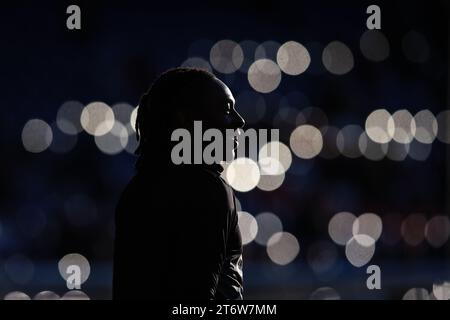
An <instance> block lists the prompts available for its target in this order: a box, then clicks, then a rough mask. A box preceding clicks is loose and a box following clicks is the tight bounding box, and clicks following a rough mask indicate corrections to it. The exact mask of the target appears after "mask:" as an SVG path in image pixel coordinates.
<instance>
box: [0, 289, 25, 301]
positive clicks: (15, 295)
mask: <svg viewBox="0 0 450 320" xmlns="http://www.w3.org/2000/svg"><path fill="white" fill-rule="evenodd" d="M3 299H4V300H31V298H30V296H29V295H27V294H26V293H24V292H20V291H13V292H10V293H8V294H6V295H5V297H4V298H3Z"/></svg>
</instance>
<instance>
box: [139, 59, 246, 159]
mask: <svg viewBox="0 0 450 320" xmlns="http://www.w3.org/2000/svg"><path fill="white" fill-rule="evenodd" d="M194 121H202V127H203V130H206V129H209V128H216V129H219V130H221V131H222V132H224V131H225V130H226V129H234V130H236V129H239V128H242V127H243V126H244V123H245V122H244V120H243V119H242V117H241V116H240V115H239V114H238V113H237V111H236V109H235V99H234V97H233V94H232V93H231V91H230V89H229V88H228V87H227V86H226V85H225V84H224V83H223V82H222V81H220V80H219V79H217V78H216V77H215V76H214V75H213V74H211V73H209V72H207V71H205V70H201V69H194V68H176V69H171V70H169V71H167V72H165V73H163V74H162V75H161V76H160V77H159V78H158V79H157V80H156V81H155V82H154V83H153V84H152V86H151V87H150V89H149V90H148V91H147V92H146V93H145V94H144V95H143V96H142V98H141V101H140V103H139V107H138V113H137V119H136V131H137V135H138V139H139V142H140V144H139V148H138V150H137V153H138V154H139V153H142V152H143V150H147V149H150V150H152V149H155V150H157V149H158V148H161V147H163V148H164V147H168V146H170V136H171V133H172V131H173V130H175V129H177V128H185V129H188V130H191V129H192V126H193V123H194Z"/></svg>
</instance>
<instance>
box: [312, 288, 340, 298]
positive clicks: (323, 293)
mask: <svg viewBox="0 0 450 320" xmlns="http://www.w3.org/2000/svg"><path fill="white" fill-rule="evenodd" d="M340 299H341V297H340V296H339V293H338V292H337V291H336V290H335V289H333V288H330V287H321V288H318V289H316V290H315V291H314V292H313V293H311V295H310V296H309V300H340Z"/></svg>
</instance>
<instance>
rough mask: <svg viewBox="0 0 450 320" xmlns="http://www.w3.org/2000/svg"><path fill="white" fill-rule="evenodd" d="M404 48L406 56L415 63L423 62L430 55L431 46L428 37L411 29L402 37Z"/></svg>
mask: <svg viewBox="0 0 450 320" xmlns="http://www.w3.org/2000/svg"><path fill="white" fill-rule="evenodd" d="M402 49H403V53H404V55H405V57H406V58H407V59H408V60H409V61H411V62H415V63H423V62H426V61H427V60H428V58H429V57H430V47H429V45H428V41H427V39H426V38H425V37H424V36H423V35H422V34H421V33H419V32H417V31H410V32H408V33H407V34H405V36H404V37H403V39H402Z"/></svg>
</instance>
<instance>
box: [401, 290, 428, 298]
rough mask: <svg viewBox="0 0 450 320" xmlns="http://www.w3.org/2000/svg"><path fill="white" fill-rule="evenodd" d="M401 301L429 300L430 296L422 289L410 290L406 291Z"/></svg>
mask: <svg viewBox="0 0 450 320" xmlns="http://www.w3.org/2000/svg"><path fill="white" fill-rule="evenodd" d="M402 300H430V294H429V293H428V290H427V289H424V288H411V289H409V290H408V291H406V293H405V294H404V295H403V298H402Z"/></svg>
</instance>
